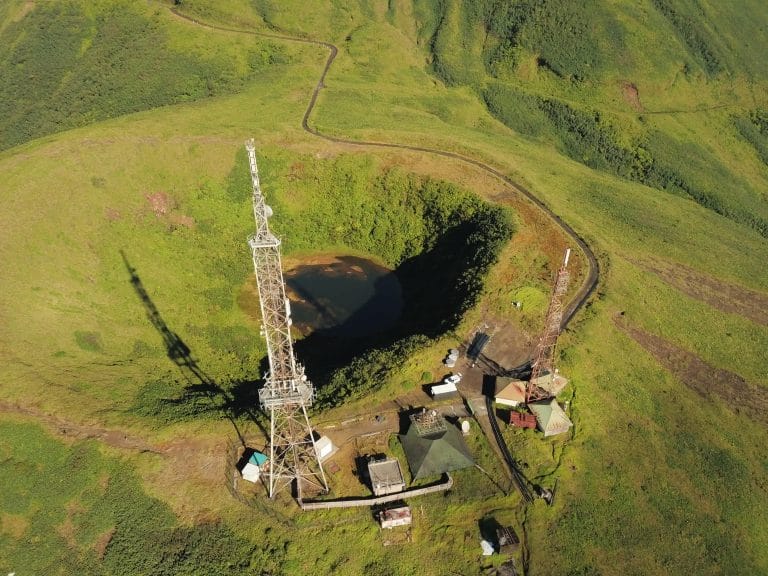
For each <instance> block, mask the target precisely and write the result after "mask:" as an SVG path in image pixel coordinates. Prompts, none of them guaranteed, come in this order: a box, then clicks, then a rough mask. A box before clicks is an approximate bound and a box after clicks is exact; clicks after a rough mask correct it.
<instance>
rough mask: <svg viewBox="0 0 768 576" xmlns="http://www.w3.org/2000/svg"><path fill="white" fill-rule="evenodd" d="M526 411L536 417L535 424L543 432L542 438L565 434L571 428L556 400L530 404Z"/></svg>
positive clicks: (569, 421) (570, 423)
mask: <svg viewBox="0 0 768 576" xmlns="http://www.w3.org/2000/svg"><path fill="white" fill-rule="evenodd" d="M528 409H529V410H530V411H531V412H533V413H534V415H535V416H536V422H538V424H539V428H540V429H541V431H542V432H544V436H553V435H555V434H562V433H563V432H567V431H568V429H569V428H570V427H571V426H573V423H572V422H571V420H570V419H569V418H568V416H567V415H566V413H565V412H563V409H562V408H560V404H558V403H557V400H555V399H554V398H552V399H551V400H545V401H543V402H532V403H531V404H529V405H528Z"/></svg>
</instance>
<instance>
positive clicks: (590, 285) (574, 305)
mask: <svg viewBox="0 0 768 576" xmlns="http://www.w3.org/2000/svg"><path fill="white" fill-rule="evenodd" d="M169 10H170V11H171V12H172V13H173V14H174V15H175V16H177V17H178V18H181V19H183V20H186V21H188V22H192V23H193V24H196V25H198V26H202V27H204V28H209V29H211V30H220V31H222V32H234V33H237V34H249V35H251V36H259V37H262V38H274V39H276V40H286V41H289V42H300V43H302V44H312V45H314V46H320V47H322V48H324V49H326V50H328V59H327V60H326V61H325V66H324V67H323V71H322V73H321V74H320V78H319V79H318V81H317V84H316V85H315V88H314V90H313V91H312V97H311V98H310V100H309V104H307V109H306V110H305V112H304V117H303V118H302V119H301V127H302V128H303V129H304V130H305V131H306V132H308V133H309V134H312V135H313V136H317V137H318V138H322V139H323V140H327V141H329V142H335V143H339V144H346V145H351V146H360V147H365V148H393V149H398V150H411V151H414V152H423V153H426V154H434V155H436V156H443V157H446V158H452V159H454V160H459V161H461V162H465V163H467V164H471V165H473V166H476V167H478V168H480V169H481V170H483V171H485V172H487V173H488V174H491V175H492V176H494V177H496V178H498V179H499V180H501V181H502V182H504V183H505V184H506V185H507V186H509V188H511V189H512V191H514V192H515V193H517V194H519V195H521V196H523V197H525V198H527V199H528V200H529V201H530V202H532V203H533V204H534V205H536V206H537V207H538V208H539V209H540V210H541V211H542V212H544V213H545V214H546V215H547V216H548V217H549V218H550V219H551V220H552V221H553V222H554V224H555V225H556V226H557V227H559V228H560V229H561V230H563V232H565V234H566V235H567V236H569V237H570V238H571V239H572V240H573V242H574V243H575V244H576V245H578V246H579V248H580V249H581V252H582V253H583V254H584V256H585V257H586V259H587V264H588V270H587V274H586V275H585V278H584V282H583V283H582V285H581V287H580V288H579V290H578V292H576V294H575V295H574V297H573V300H572V301H571V302H570V304H569V305H568V307H567V309H566V311H565V313H564V314H563V322H562V325H561V329H565V328H566V327H567V326H568V323H569V322H570V321H571V319H572V318H573V316H574V315H575V314H576V312H578V311H579V309H581V307H582V306H584V304H586V302H587V300H588V299H589V297H590V295H591V294H592V292H594V290H595V288H596V287H597V283H598V280H599V275H600V266H599V264H598V262H597V258H596V257H595V254H594V252H592V250H591V249H590V247H589V246H588V245H587V243H586V242H585V241H584V239H583V238H582V237H581V236H580V235H579V234H578V233H577V232H576V231H575V230H574V229H573V228H571V226H570V225H569V224H568V223H566V222H565V221H563V219H562V218H560V216H558V215H557V214H555V213H554V212H552V210H550V209H549V207H548V206H547V205H546V204H544V202H543V201H542V200H541V199H539V198H538V197H537V196H535V195H534V194H533V193H532V192H531V191H530V190H528V189H527V188H525V187H524V186H522V185H521V184H519V183H517V182H515V181H514V180H512V179H511V178H510V177H509V176H507V175H505V174H503V173H502V172H501V171H499V170H497V169H496V168H494V167H492V166H490V165H489V164H486V163H484V162H481V161H480V160H476V159H475V158H470V157H469V156H463V155H461V154H458V153H456V152H449V151H447V150H440V149H437V148H428V147H424V146H412V145H410V144H395V143H389V142H373V141H368V140H351V139H348V138H337V137H335V136H328V135H326V134H323V133H321V132H320V131H319V130H317V129H316V128H313V127H312V126H310V124H309V119H310V117H311V116H312V112H313V111H314V110H315V107H316V106H317V99H318V97H319V95H320V91H321V90H322V89H323V88H325V78H326V76H327V75H328V71H329V70H330V68H331V65H332V64H333V61H334V60H335V59H336V56H337V55H338V53H339V49H338V48H337V47H336V46H335V45H333V44H331V43H330V42H323V41H321V40H312V39H309V38H301V37H298V36H288V35H283V34H271V33H268V32H256V31H253V30H242V29H238V28H228V27H226V26H219V25H216V24H208V23H205V22H201V21H199V20H196V19H195V18H192V17H191V16H187V15H185V14H182V13H181V12H179V11H177V10H176V9H174V8H173V7H169Z"/></svg>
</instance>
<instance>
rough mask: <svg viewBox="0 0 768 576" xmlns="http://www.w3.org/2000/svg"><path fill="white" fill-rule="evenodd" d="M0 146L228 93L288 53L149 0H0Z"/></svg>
mask: <svg viewBox="0 0 768 576" xmlns="http://www.w3.org/2000/svg"><path fill="white" fill-rule="evenodd" d="M3 11H4V14H5V17H4V19H3V21H4V25H3V27H2V29H0V75H2V77H3V80H4V81H3V83H2V84H0V135H1V136H0V150H2V149H5V148H10V147H12V146H15V145H17V144H21V143H23V142H26V141H28V140H30V139H32V138H37V137H40V136H43V135H46V134H51V133H53V132H60V131H62V130H66V129H68V128H73V127H76V126H85V125H87V124H90V123H93V122H97V121H99V120H104V119H106V118H113V117H115V116H119V115H122V114H127V113H130V112H136V111H138V110H146V109H149V108H156V107H159V106H164V105H168V104H175V103H178V102H190V101H194V100H199V99H201V98H206V97H210V96H216V95H220V94H226V93H231V92H235V91H237V90H239V89H241V88H242V87H243V86H244V84H245V82H247V81H249V80H250V79H252V78H253V77H254V76H256V75H257V74H259V73H261V72H263V71H264V70H265V69H266V68H267V67H268V66H269V65H270V64H274V63H276V62H281V61H284V60H286V59H287V58H288V55H287V54H286V52H285V50H283V49H282V47H281V46H277V45H275V44H274V43H272V42H268V41H257V40H255V39H254V38H242V37H234V38H233V37H229V38H222V36H221V35H217V34H210V33H206V31H204V30H183V31H182V30H180V29H179V27H178V26H173V25H172V17H171V16H170V15H169V13H168V11H167V10H166V9H165V8H164V7H162V6H161V5H159V4H150V3H148V4H145V5H144V6H141V5H140V4H136V3H135V2H99V3H85V2H80V1H77V0H67V1H64V2H38V3H35V2H21V1H11V0H9V1H8V2H5V3H4V6H3Z"/></svg>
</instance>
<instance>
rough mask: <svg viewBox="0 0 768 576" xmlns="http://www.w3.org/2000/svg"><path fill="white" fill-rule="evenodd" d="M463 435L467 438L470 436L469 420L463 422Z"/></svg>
mask: <svg viewBox="0 0 768 576" xmlns="http://www.w3.org/2000/svg"><path fill="white" fill-rule="evenodd" d="M461 433H462V434H464V436H466V435H467V434H469V420H462V422H461Z"/></svg>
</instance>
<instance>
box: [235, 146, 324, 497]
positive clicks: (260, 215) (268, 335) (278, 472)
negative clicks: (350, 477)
mask: <svg viewBox="0 0 768 576" xmlns="http://www.w3.org/2000/svg"><path fill="white" fill-rule="evenodd" d="M245 149H246V150H247V151H248V162H249V163H250V168H251V180H252V182H253V215H254V217H255V219H256V233H255V234H253V235H252V236H251V237H250V238H248V244H249V245H250V247H251V252H252V254H253V265H254V268H255V269H256V282H257V284H258V288H259V304H260V306H261V318H262V322H263V328H262V331H263V335H264V337H265V339H266V341H267V354H268V357H269V373H268V374H267V377H266V384H265V385H264V387H263V388H261V390H259V402H260V403H261V407H262V409H264V410H265V411H267V410H268V411H269V415H270V440H269V451H270V468H269V496H270V498H274V496H275V494H276V493H277V492H278V491H279V490H280V489H281V488H284V487H286V486H290V484H291V483H292V482H293V480H296V491H297V494H298V496H299V498H301V493H302V492H301V491H302V488H303V485H302V484H303V483H304V482H307V483H310V484H312V485H314V486H315V487H317V488H319V489H321V490H323V491H325V492H327V491H328V484H327V482H326V480H325V472H324V471H323V466H322V464H321V463H320V458H319V457H318V454H317V448H316V446H315V439H314V436H313V435H312V427H311V426H310V424H309V417H308V416H307V407H308V406H311V405H312V401H313V399H314V394H315V391H314V387H313V386H312V383H311V382H310V381H309V380H307V377H306V376H305V374H304V367H303V366H302V365H301V364H299V363H298V362H296V358H295V356H294V353H293V341H292V339H291V307H290V303H289V301H288V298H286V295H285V284H284V283H283V271H282V268H281V264H280V240H279V239H278V238H277V237H275V235H274V234H272V232H270V231H269V224H268V223H267V218H269V217H270V216H271V215H272V209H271V208H270V207H269V206H267V204H266V203H265V202H264V196H263V195H262V193H261V186H260V184H259V171H258V168H257V167H256V148H255V146H254V142H253V139H251V140H248V141H247V142H246V143H245Z"/></svg>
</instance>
